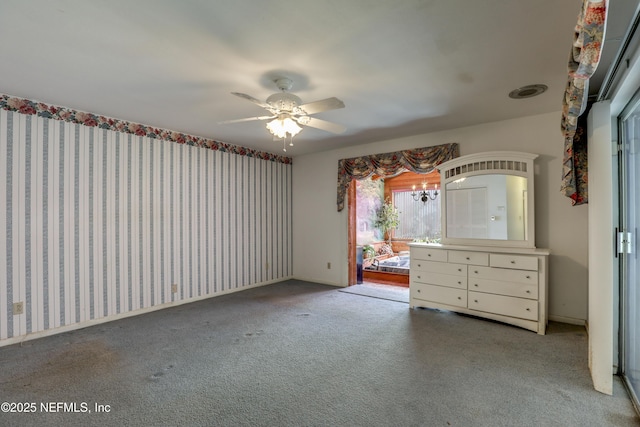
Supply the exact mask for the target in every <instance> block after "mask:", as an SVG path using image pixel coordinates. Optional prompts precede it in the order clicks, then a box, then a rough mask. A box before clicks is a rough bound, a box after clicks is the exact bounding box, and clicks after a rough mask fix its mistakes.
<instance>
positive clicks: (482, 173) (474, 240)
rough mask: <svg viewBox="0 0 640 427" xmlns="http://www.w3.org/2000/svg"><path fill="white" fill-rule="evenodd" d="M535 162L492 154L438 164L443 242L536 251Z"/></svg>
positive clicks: (508, 153) (517, 155)
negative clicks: (534, 249)
mask: <svg viewBox="0 0 640 427" xmlns="http://www.w3.org/2000/svg"><path fill="white" fill-rule="evenodd" d="M536 157H538V155H537V154H530V153H520V152H514V151H494V152H486V153H478V154H471V155H467V156H462V157H458V158H456V159H453V160H450V161H448V162H445V163H442V164H440V165H439V166H438V170H439V171H440V179H441V187H442V198H441V203H442V206H441V211H442V243H444V244H460V245H482V246H506V247H521V248H535V218H534V212H535V210H534V191H533V184H534V183H533V181H534V174H533V161H534V159H535V158H536Z"/></svg>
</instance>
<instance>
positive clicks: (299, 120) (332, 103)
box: [220, 77, 346, 151]
mask: <svg viewBox="0 0 640 427" xmlns="http://www.w3.org/2000/svg"><path fill="white" fill-rule="evenodd" d="M274 83H275V84H276V86H277V87H278V89H280V91H281V92H278V93H274V94H273V95H271V96H269V97H268V98H267V100H266V101H265V102H262V101H260V100H259V99H256V98H254V97H253V96H250V95H247V94H244V93H238V92H231V94H233V95H235V96H238V97H240V98H243V99H246V100H247V101H251V102H253V103H254V104H256V105H259V106H260V107H262V108H264V109H265V110H267V111H269V113H270V115H268V116H256V117H247V118H244V119H236V120H226V121H223V122H220V124H227V123H239V122H248V121H252V120H270V121H269V122H268V123H267V129H268V130H269V132H271V133H272V134H273V136H274V139H276V138H277V139H283V140H284V139H286V137H287V136H290V137H291V138H293V136H295V135H296V134H298V132H300V131H301V130H302V127H301V126H309V127H312V128H316V129H321V130H323V131H326V132H331V133H335V134H341V133H343V132H344V131H345V130H346V127H344V126H342V125H339V124H337V123H332V122H328V121H326V120H321V119H317V118H315V117H311V115H313V114H317V113H322V112H324V111H329V110H336V109H338V108H344V102H342V101H341V100H339V99H338V98H335V97H332V98H327V99H322V100H320V101H315V102H309V103H306V104H303V103H302V100H301V99H300V98H299V97H297V96H296V95H294V94H292V93H289V92H287V91H289V90H291V87H292V85H293V82H292V81H291V79H288V78H286V77H280V78H277V79H276V80H274ZM290 145H293V143H291V144H290ZM284 151H287V150H286V149H284Z"/></svg>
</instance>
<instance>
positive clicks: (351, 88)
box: [0, 0, 638, 156]
mask: <svg viewBox="0 0 640 427" xmlns="http://www.w3.org/2000/svg"><path fill="white" fill-rule="evenodd" d="M616 3H618V5H620V4H621V3H622V4H624V5H626V6H625V7H626V8H627V9H630V10H631V11H633V10H634V9H635V7H636V6H637V3H638V2H637V1H636V0H631V1H625V0H620V1H617V2H616V0H612V5H611V10H613V9H614V6H616ZM580 5H581V0H562V1H558V0H536V1H525V0H484V1H469V0H387V1H383V0H323V1H320V0H296V1H293V0H181V1H177V0H135V1H132V0H2V2H1V3H0V40H2V43H0V58H2V66H1V67H0V92H2V93H5V94H8V95H14V96H19V97H24V98H29V99H34V100H38V101H41V102H45V103H49V104H54V105H60V106H65V107H70V108H73V109H77V110H82V111H88V112H92V113H96V114H101V115H105V116H109V117H113V118H119V119H124V120H129V121H133V122H138V123H143V124H147V125H151V126H154V127H161V128H165V129H171V130H176V131H180V132H184V133H188V134H192V135H196V136H202V137H206V138H211V139H215V140H218V141H222V142H227V143H232V144H237V145H241V146H245V147H250V148H255V149H259V150H264V151H268V152H272V153H279V154H282V152H281V149H282V143H281V142H278V141H273V140H272V139H271V136H270V134H269V133H268V131H267V130H266V129H265V126H264V122H257V121H256V122H244V123H234V124H224V125H221V124H218V122H220V121H224V120H230V119H238V118H243V117H251V116H258V115H264V114H265V110H263V109H261V108H260V107H259V106H257V105H255V104H252V103H250V102H247V101H246V100H244V99H241V98H238V97H235V96H233V95H231V92H242V93H246V94H249V95H251V96H253V97H255V98H258V99H260V100H265V99H266V98H267V97H268V96H269V95H270V94H272V93H275V92H277V88H276V86H275V84H274V83H273V81H272V80H273V78H275V77H277V76H287V77H289V78H291V79H292V80H293V82H294V85H293V88H292V92H293V93H295V94H296V95H298V96H299V97H300V98H302V100H303V102H311V101H316V100H319V99H324V98H328V97H332V96H335V97H338V98H340V99H341V100H342V101H344V103H345V104H346V107H345V108H344V109H340V110H333V111H327V112H324V113H319V114H317V115H316V116H315V117H317V118H320V119H324V120H328V121H332V122H336V123H340V124H342V125H345V126H346V127H347V131H346V132H345V133H344V134H342V135H337V136H336V135H332V134H329V133H327V132H323V131H320V130H317V129H312V128H306V129H304V130H303V131H302V132H301V133H300V134H299V135H298V136H297V137H296V138H295V140H294V142H295V146H294V147H293V148H290V149H289V150H288V151H287V153H286V154H287V155H289V156H296V155H301V154H305V153H310V152H314V151H321V150H326V149H333V148H336V147H341V146H347V145H356V144H363V143H368V142H373V141H379V140H386V139H391V138H397V137H403V136H410V135H416V134H422V133H428V132H432V131H437V130H443V129H449V128H457V127H462V126H468V125H473V124H478V123H483V122H491V121H497V120H504V119H509V118H515V117H521V116H527V115H532V114H540V113H546V112H552V111H559V110H560V108H561V100H562V96H563V91H564V87H565V82H566V63H567V57H568V54H569V51H570V47H571V42H572V38H573V29H574V26H575V23H576V18H577V14H578V12H579V10H580ZM617 7H620V6H617ZM625 13H626V12H625ZM620 15H622V19H623V21H624V20H626V22H625V25H616V28H611V27H610V28H608V32H607V38H611V39H613V40H614V42H615V40H618V41H619V39H620V38H621V36H622V35H624V30H625V29H626V23H628V20H629V19H630V15H629V14H628V13H627V14H626V15H625V14H624V13H623V14H620ZM605 47H606V45H605ZM614 50H615V49H614ZM601 67H602V65H601ZM605 68H606V67H605ZM535 83H542V84H545V85H547V86H548V87H549V90H548V91H547V92H546V93H544V94H542V95H540V96H538V97H534V98H529V99H522V100H513V99H511V98H509V97H508V96H507V95H508V93H509V92H510V91H511V90H512V89H515V88H518V87H521V86H524V85H528V84H535ZM559 129H560V118H558V132H560V130H559ZM443 142H449V141H443Z"/></svg>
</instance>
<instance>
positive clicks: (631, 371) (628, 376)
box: [618, 96, 640, 408]
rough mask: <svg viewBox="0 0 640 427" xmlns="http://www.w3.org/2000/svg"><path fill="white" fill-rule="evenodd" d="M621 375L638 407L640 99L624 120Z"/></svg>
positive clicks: (620, 246)
mask: <svg viewBox="0 0 640 427" xmlns="http://www.w3.org/2000/svg"><path fill="white" fill-rule="evenodd" d="M620 131H621V132H620V135H621V137H622V139H621V143H622V150H621V153H620V154H621V155H620V184H621V185H620V189H621V193H620V214H621V215H620V217H621V218H620V220H621V221H620V222H621V230H622V232H621V233H620V234H619V236H618V243H619V252H621V255H620V261H621V262H620V276H621V281H620V283H621V295H620V301H621V304H620V309H621V324H620V326H621V331H622V334H621V337H620V338H621V346H620V347H621V348H620V350H621V352H620V355H621V360H620V363H621V372H622V375H623V378H624V381H625V383H626V384H627V386H628V388H629V390H630V392H631V394H632V398H633V399H634V400H635V404H636V408H639V407H640V406H638V397H640V254H639V253H638V252H639V248H640V246H639V244H640V241H639V240H638V238H639V237H640V236H639V234H640V233H638V230H640V97H639V96H636V97H634V99H633V101H632V102H631V103H630V104H629V105H628V106H627V108H626V109H625V110H624V112H623V114H622V115H621V117H620Z"/></svg>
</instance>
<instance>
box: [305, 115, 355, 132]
mask: <svg viewBox="0 0 640 427" xmlns="http://www.w3.org/2000/svg"><path fill="white" fill-rule="evenodd" d="M299 123H300V124H302V125H304V126H310V127H312V128H316V129H321V130H324V131H327V132H331V133H343V132H344V131H345V130H347V128H346V127H345V126H342V125H339V124H337V123H331V122H328V121H326V120H320V119H316V118H315V117H308V116H305V118H304V120H302V121H299Z"/></svg>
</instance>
